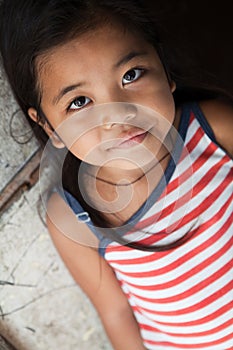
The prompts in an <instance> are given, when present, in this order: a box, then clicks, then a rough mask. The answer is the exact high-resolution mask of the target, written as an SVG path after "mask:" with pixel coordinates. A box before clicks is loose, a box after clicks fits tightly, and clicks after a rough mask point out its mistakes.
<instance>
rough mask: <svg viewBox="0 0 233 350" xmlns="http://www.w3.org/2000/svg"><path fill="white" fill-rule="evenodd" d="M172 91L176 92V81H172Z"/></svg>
mask: <svg viewBox="0 0 233 350" xmlns="http://www.w3.org/2000/svg"><path fill="white" fill-rule="evenodd" d="M170 89H171V92H172V93H173V92H174V91H175V90H176V83H175V82H174V80H171V82H170Z"/></svg>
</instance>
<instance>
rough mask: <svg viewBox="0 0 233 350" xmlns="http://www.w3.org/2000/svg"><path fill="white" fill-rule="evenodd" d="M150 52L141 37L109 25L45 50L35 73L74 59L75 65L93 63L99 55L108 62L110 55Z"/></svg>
mask: <svg viewBox="0 0 233 350" xmlns="http://www.w3.org/2000/svg"><path fill="white" fill-rule="evenodd" d="M127 49H128V50H136V49H141V50H143V49H147V50H149V49H150V50H153V51H154V53H155V50H154V48H153V47H152V45H151V44H149V43H148V42H147V41H146V40H145V39H144V37H143V35H142V34H141V33H140V32H139V31H137V30H136V29H135V30H129V29H126V28H125V27H124V26H123V25H121V24H117V23H112V24H105V25H102V26H99V27H97V28H96V29H92V30H89V31H88V32H87V33H84V34H81V35H79V36H77V37H75V38H74V39H72V40H70V41H67V42H65V43H64V44H61V45H59V46H57V47H55V48H52V49H51V50H48V51H47V52H46V53H44V54H43V55H41V56H39V57H38V58H37V60H36V65H37V69H38V73H39V74H40V75H41V73H46V71H51V68H53V69H54V68H55V66H56V65H57V64H61V63H62V62H61V61H64V60H66V59H71V58H72V56H73V55H75V58H74V60H75V61H77V60H79V63H80V64H81V65H82V64H85V63H87V58H88V60H90V61H92V60H93V61H95V59H96V58H97V56H98V55H99V54H101V53H102V55H103V58H105V59H108V58H111V57H112V55H119V56H120V55H121V54H123V53H124V52H125V51H126V50H127Z"/></svg>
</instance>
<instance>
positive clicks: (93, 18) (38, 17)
mask: <svg viewBox="0 0 233 350" xmlns="http://www.w3.org/2000/svg"><path fill="white" fill-rule="evenodd" d="M113 19H116V20H118V21H120V22H121V23H122V24H123V26H124V27H125V28H130V29H132V30H137V31H140V32H141V33H142V34H143V35H144V37H145V39H146V40H147V41H148V42H150V43H151V44H152V45H153V46H154V47H155V48H156V50H157V52H158V54H159V56H160V58H161V61H162V63H163V65H164V68H165V71H166V72H167V75H168V78H170V73H169V72H172V74H174V75H175V76H176V79H175V80H176V83H177V84H178V93H177V100H179V101H180V100H181V99H180V96H183V95H184V91H186V90H184V91H183V85H185V84H183V81H182V79H180V83H179V79H178V75H177V74H175V72H174V68H173V67H172V63H170V62H168V61H165V59H164V55H163V49H162V46H161V43H160V42H159V39H158V33H157V30H156V25H155V19H154V18H153V19H151V18H150V16H149V15H148V13H147V11H146V9H145V6H144V4H143V3H142V2H141V1H139V0H134V1H130V0H117V1H115V0H37V1H35V0H4V1H2V4H1V7H0V51H1V56H2V63H3V67H4V69H5V72H6V74H7V77H8V80H9V83H10V86H11V88H12V91H13V93H14V96H15V98H16V101H17V102H18V104H19V106H20V108H21V109H22V111H23V112H24V114H25V116H26V118H27V119H28V122H29V123H30V125H31V126H32V129H33V131H34V133H35V135H36V137H37V139H38V140H39V141H40V143H41V144H42V145H45V144H46V142H47V140H48V136H47V134H46V133H45V132H44V131H43V129H42V128H41V127H40V126H39V125H38V124H37V123H35V122H33V121H32V120H31V119H30V118H29V116H28V109H29V108H30V107H34V108H35V109H36V110H37V111H38V115H39V118H40V121H41V122H44V121H45V120H46V116H45V115H44V113H43V111H42V109H41V106H40V102H41V96H40V88H39V85H38V83H36V82H37V81H38V79H37V74H38V72H37V67H36V58H37V57H38V56H40V55H42V54H44V53H46V51H48V50H50V49H51V48H54V47H56V46H58V45H60V44H63V43H65V42H67V41H68V40H70V39H72V38H74V37H75V36H77V35H78V34H82V33H84V32H86V31H88V30H91V29H94V28H96V27H97V26H98V25H99V24H100V23H108V21H109V22H110V21H112V20H113ZM179 91H182V94H179ZM190 91H191V94H188V95H187V96H186V98H187V99H188V98H189V97H190V95H191V96H192V94H193V93H194V92H195V91H196V90H195V89H190ZM38 121H39V120H38ZM79 166H80V161H79V160H78V159H77V158H75V157H74V156H73V155H72V154H71V153H70V152H68V155H67V157H66V160H65V163H64V168H63V186H64V189H66V190H67V191H69V192H70V193H71V194H72V195H74V196H75V197H76V198H77V199H78V201H79V202H80V204H81V205H82V207H83V208H84V210H86V211H88V212H89V213H90V215H91V218H92V221H93V222H94V223H95V224H96V225H97V226H102V225H103V218H102V217H100V215H99V213H98V211H97V210H95V209H93V208H91V207H89V206H88V204H87V203H86V202H85V201H84V199H83V197H82V195H81V193H80V190H79V186H78V184H77V180H76V179H77V169H79ZM75 169H76V170H75ZM67 174H68V176H67ZM106 226H108V223H106Z"/></svg>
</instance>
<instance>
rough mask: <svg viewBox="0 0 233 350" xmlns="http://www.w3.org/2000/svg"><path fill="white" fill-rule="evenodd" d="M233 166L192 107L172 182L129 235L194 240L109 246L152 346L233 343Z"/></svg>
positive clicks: (225, 348) (221, 348)
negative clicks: (158, 247)
mask: <svg viewBox="0 0 233 350" xmlns="http://www.w3.org/2000/svg"><path fill="white" fill-rule="evenodd" d="M232 165H233V161H232V160H231V159H230V157H229V156H228V155H227V154H226V153H225V152H224V151H223V150H222V149H221V148H220V147H218V145H216V144H215V143H214V142H213V141H212V140H211V139H210V138H209V137H208V136H207V135H206V133H205V132H204V130H203V129H202V127H201V125H200V123H199V122H198V120H197V119H196V118H195V115H194V113H193V112H191V116H190V123H189V127H188V131H187V135H186V138H185V144H184V151H183V153H182V155H181V157H180V160H179V162H178V164H177V166H176V169H175V170H174V173H173V175H172V177H171V179H170V181H169V183H168V185H167V186H166V188H165V189H164V191H163V193H162V194H161V196H160V197H159V199H158V200H157V201H156V203H155V204H154V205H153V206H152V207H151V208H150V209H149V210H148V212H147V213H146V214H145V215H144V216H143V217H142V218H141V220H140V222H139V223H137V225H136V226H135V227H134V229H132V230H131V232H128V234H127V238H128V239H133V238H134V237H137V236H138V237H140V239H139V240H138V242H139V243H143V244H148V245H151V246H153V245H155V244H156V245H158V244H160V245H164V244H170V243H173V242H175V241H176V240H177V239H179V238H181V237H183V236H184V235H185V234H186V233H187V232H188V231H190V234H191V236H190V239H189V240H188V241H186V242H185V243H183V244H182V245H181V246H179V247H176V248H173V249H170V250H166V251H161V252H145V251H141V250H136V249H132V248H129V247H126V246H120V245H119V244H118V243H116V242H112V243H110V244H109V245H108V246H107V248H106V253H105V259H106V260H107V261H108V262H109V264H110V265H111V266H112V267H113V269H114V271H115V273H116V276H117V278H118V279H119V281H120V283H121V285H122V289H123V290H124V292H125V294H126V295H127V297H128V300H129V303H130V304H131V306H132V309H133V311H134V313H135V317H136V319H137V321H138V323H139V326H140V329H141V334H142V337H143V339H144V344H145V346H146V348H147V349H150V350H163V349H164V350H165V349H166V350H174V349H205V350H229V349H233V319H232V316H233V282H232V280H233V278H232V277H233V269H232V256H233V249H232V242H233V238H232V233H233V227H232V212H233V183H232V178H233V176H232V175H233V170H232V169H233V167H232ZM142 230H143V231H146V232H147V233H146V234H141V231H142Z"/></svg>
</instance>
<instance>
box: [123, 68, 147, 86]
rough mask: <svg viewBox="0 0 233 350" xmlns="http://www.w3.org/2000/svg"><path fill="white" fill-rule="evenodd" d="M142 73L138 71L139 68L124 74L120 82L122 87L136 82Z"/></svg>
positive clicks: (141, 70)
mask: <svg viewBox="0 0 233 350" xmlns="http://www.w3.org/2000/svg"><path fill="white" fill-rule="evenodd" d="M143 73H144V70H143V69H139V68H135V69H131V70H129V71H128V72H126V73H125V75H124V76H123V79H122V82H123V84H124V85H125V84H130V83H132V82H133V81H136V80H138V79H139V78H140V77H141V75H142V74H143Z"/></svg>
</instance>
